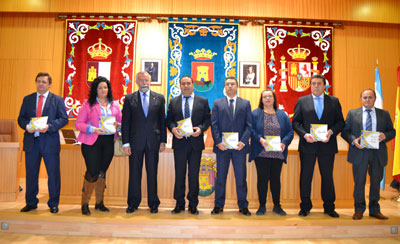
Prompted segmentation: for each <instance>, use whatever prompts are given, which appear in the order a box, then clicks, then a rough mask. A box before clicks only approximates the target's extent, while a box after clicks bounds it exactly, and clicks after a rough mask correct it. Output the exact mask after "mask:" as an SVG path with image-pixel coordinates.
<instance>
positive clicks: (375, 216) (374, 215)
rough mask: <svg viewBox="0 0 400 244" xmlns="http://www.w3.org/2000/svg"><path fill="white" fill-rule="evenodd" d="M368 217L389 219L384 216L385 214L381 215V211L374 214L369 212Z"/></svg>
mask: <svg viewBox="0 0 400 244" xmlns="http://www.w3.org/2000/svg"><path fill="white" fill-rule="evenodd" d="M369 216H370V217H374V218H377V219H380V220H386V219H389V218H388V217H386V216H385V215H383V214H382V213H381V212H379V213H376V214H369Z"/></svg>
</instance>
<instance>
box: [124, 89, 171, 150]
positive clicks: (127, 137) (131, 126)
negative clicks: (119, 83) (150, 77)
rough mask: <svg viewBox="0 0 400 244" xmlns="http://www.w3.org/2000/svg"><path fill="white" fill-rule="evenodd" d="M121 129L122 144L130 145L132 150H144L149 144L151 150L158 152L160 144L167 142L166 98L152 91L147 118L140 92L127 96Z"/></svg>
mask: <svg viewBox="0 0 400 244" xmlns="http://www.w3.org/2000/svg"><path fill="white" fill-rule="evenodd" d="M121 127H122V128H121V129H122V142H123V143H124V144H125V143H130V146H131V148H132V150H144V149H145V146H146V144H147V145H148V148H149V149H150V150H157V151H158V150H159V149H160V143H161V142H163V143H166V142H167V130H166V127H165V99H164V96H163V95H161V94H159V93H156V92H153V91H150V96H149V111H148V114H147V118H146V117H145V115H144V111H143V108H142V101H141V98H140V92H139V91H136V92H134V93H131V94H128V95H126V96H125V102H124V107H123V109H122V125H121Z"/></svg>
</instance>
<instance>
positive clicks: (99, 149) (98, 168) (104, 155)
mask: <svg viewBox="0 0 400 244" xmlns="http://www.w3.org/2000/svg"><path fill="white" fill-rule="evenodd" d="M81 151H82V155H83V158H84V159H85V164H86V172H87V173H89V175H90V177H91V178H95V179H97V177H98V175H99V174H100V172H102V173H104V175H105V174H106V171H107V169H108V167H109V166H110V164H111V161H112V159H113V157H114V135H105V136H99V137H98V138H97V140H96V142H95V143H94V144H93V145H86V144H83V143H82V147H81ZM86 175H87V174H86ZM87 180H88V181H89V182H90V180H89V179H87Z"/></svg>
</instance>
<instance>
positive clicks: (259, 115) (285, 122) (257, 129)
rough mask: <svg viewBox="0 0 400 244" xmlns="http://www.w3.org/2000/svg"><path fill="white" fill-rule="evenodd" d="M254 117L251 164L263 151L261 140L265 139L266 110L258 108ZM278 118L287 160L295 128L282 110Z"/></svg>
mask: <svg viewBox="0 0 400 244" xmlns="http://www.w3.org/2000/svg"><path fill="white" fill-rule="evenodd" d="M251 114H252V116H253V125H252V128H251V146H250V156H249V162H250V161H252V160H254V159H255V158H256V157H257V156H258V155H259V154H260V153H261V151H262V150H264V148H263V146H262V145H261V143H260V138H261V137H264V110H263V109H260V108H257V109H255V110H253V112H252V113H251ZM276 117H277V118H278V122H279V126H280V130H281V132H280V137H281V142H282V143H283V144H285V150H284V151H283V156H284V157H285V160H284V161H285V162H286V158H287V155H288V147H289V145H290V143H291V142H292V140H293V128H292V125H291V124H290V120H289V117H288V116H287V115H286V113H285V112H283V111H282V110H280V109H277V110H276Z"/></svg>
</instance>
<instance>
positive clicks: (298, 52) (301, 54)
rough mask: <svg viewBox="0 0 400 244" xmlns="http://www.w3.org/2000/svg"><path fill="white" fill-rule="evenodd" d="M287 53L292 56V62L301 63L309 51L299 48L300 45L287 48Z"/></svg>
mask: <svg viewBox="0 0 400 244" xmlns="http://www.w3.org/2000/svg"><path fill="white" fill-rule="evenodd" d="M287 53H288V54H289V55H290V56H292V59H293V60H297V61H303V60H305V59H306V58H307V56H308V55H310V53H311V51H310V49H307V48H304V47H300V44H298V46H297V47H293V48H289V49H288V50H287Z"/></svg>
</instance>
